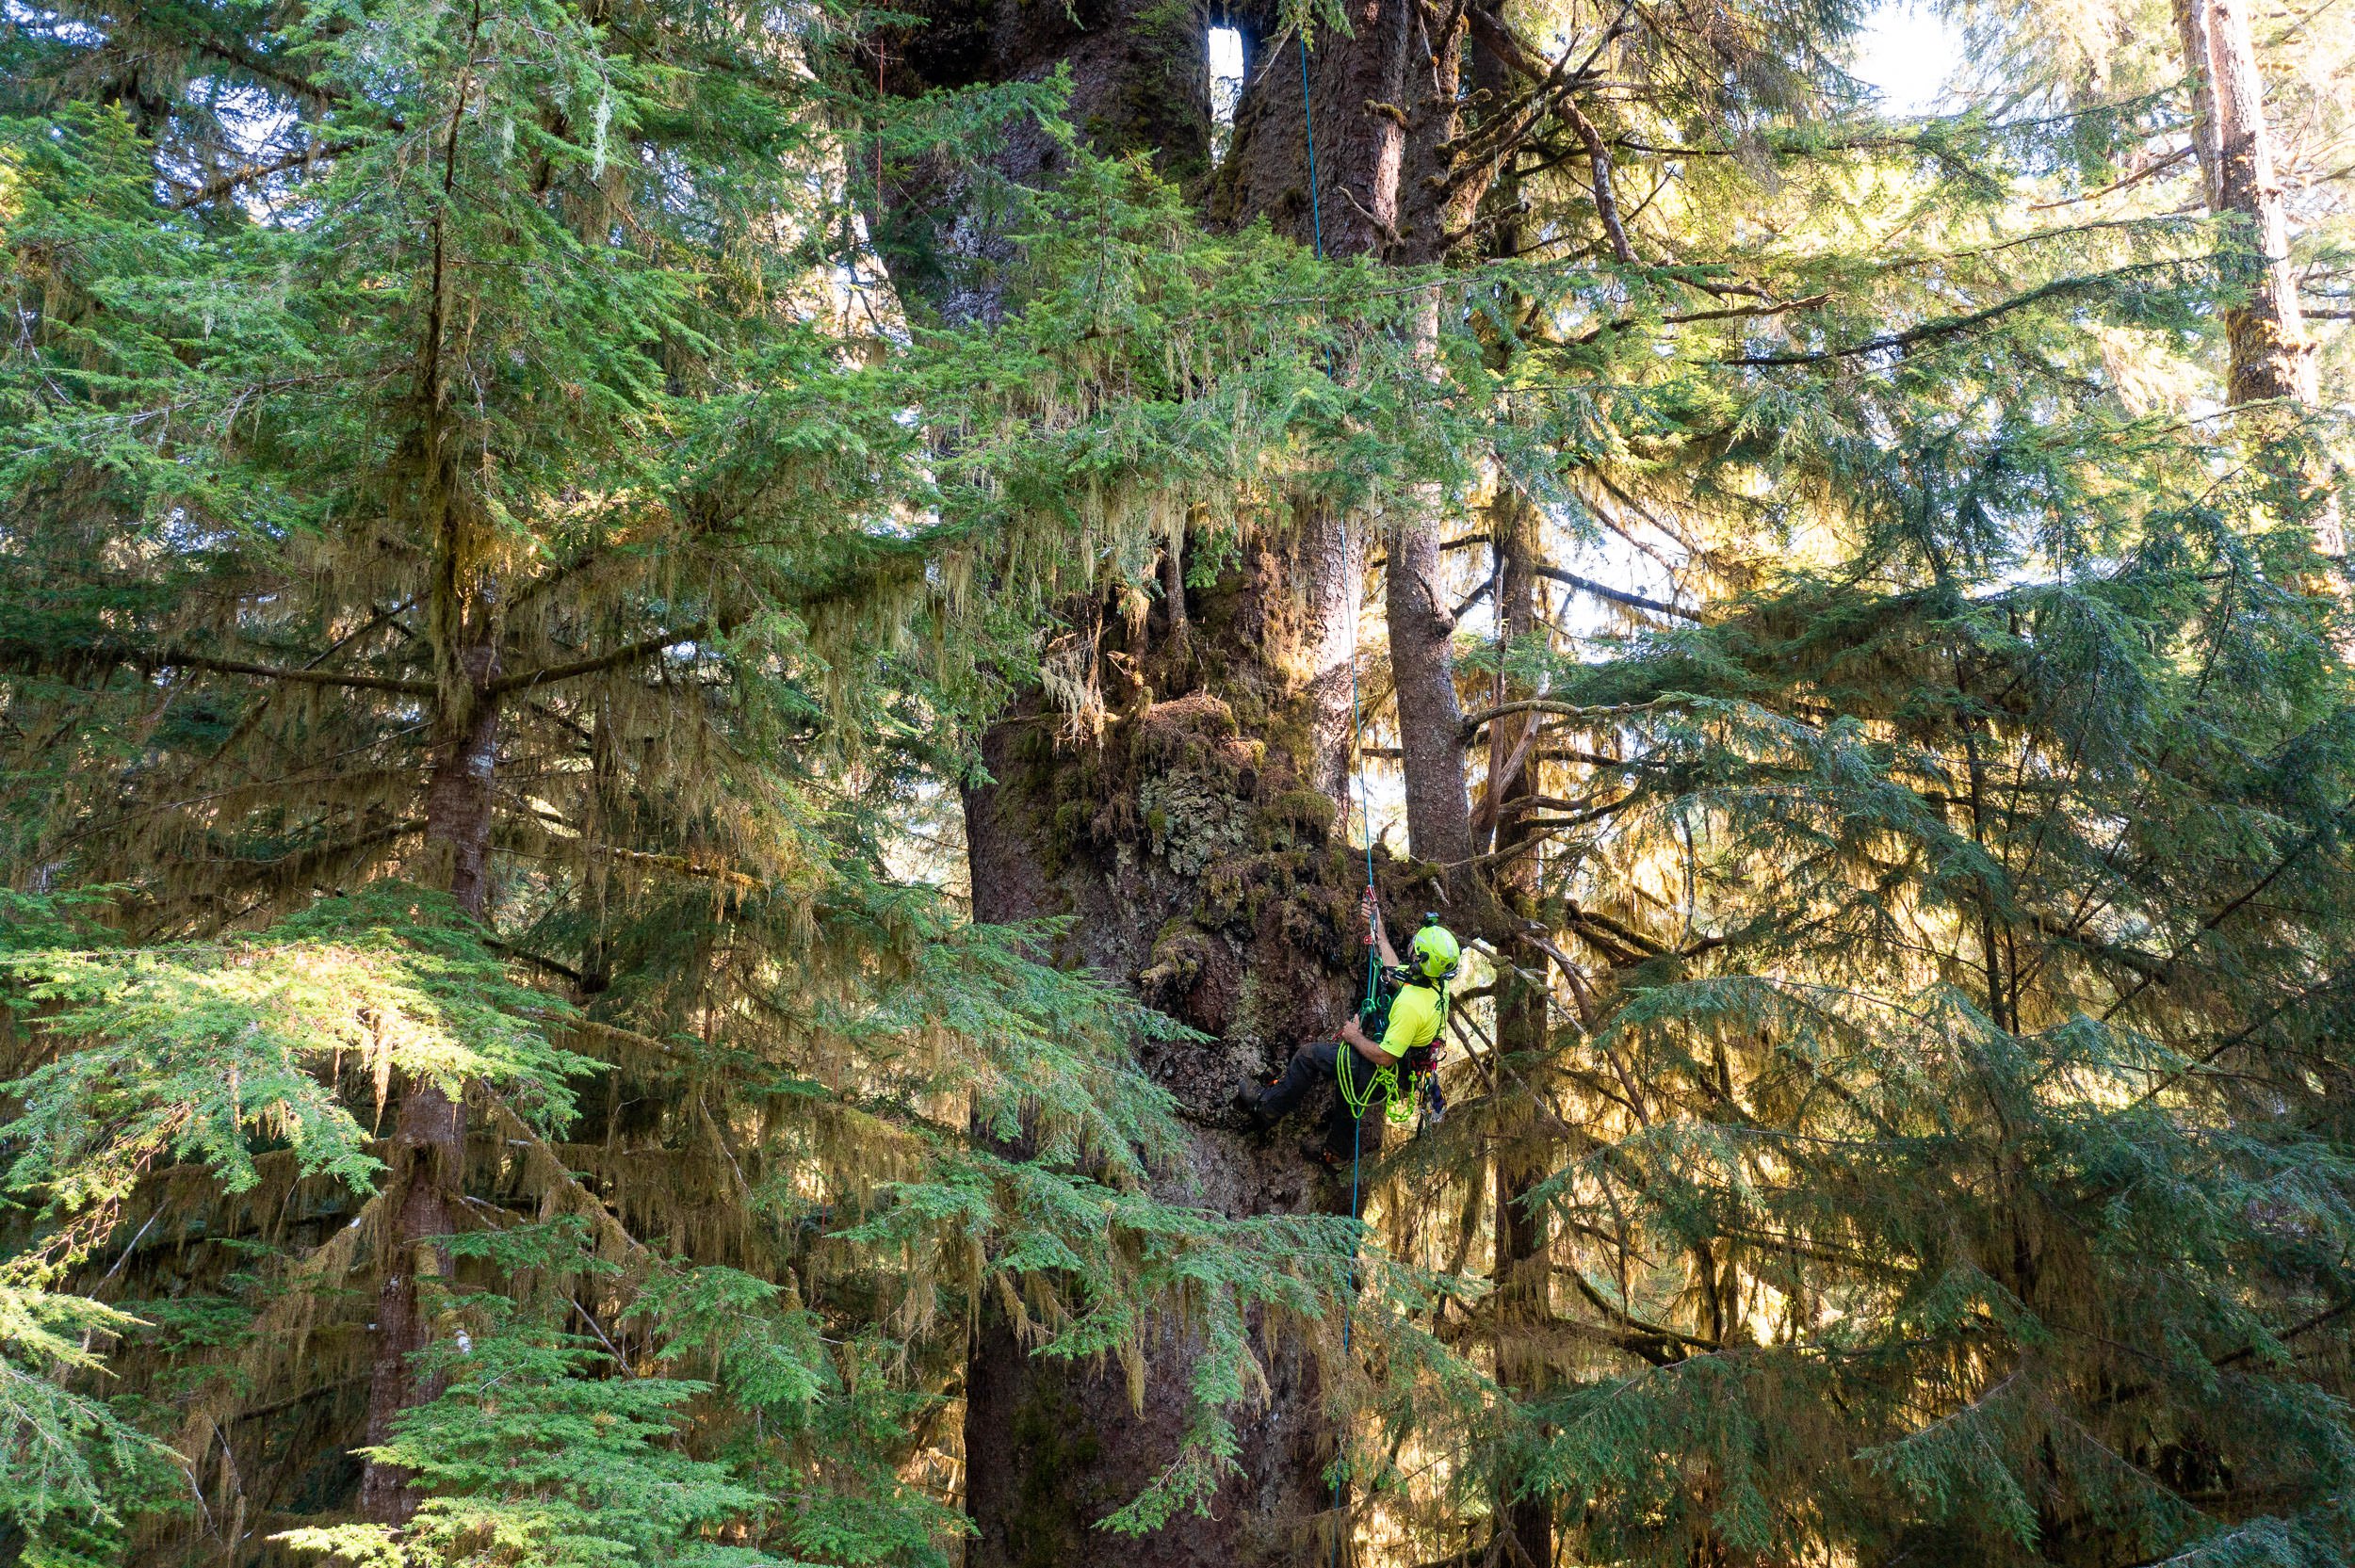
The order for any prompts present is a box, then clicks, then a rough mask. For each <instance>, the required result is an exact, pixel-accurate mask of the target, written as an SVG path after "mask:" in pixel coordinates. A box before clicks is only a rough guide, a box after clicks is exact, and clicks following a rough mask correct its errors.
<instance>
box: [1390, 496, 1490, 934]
mask: <svg viewBox="0 0 2355 1568" xmlns="http://www.w3.org/2000/svg"><path fill="white" fill-rule="evenodd" d="M1419 499H1424V498H1419ZM1385 607H1386V608H1387V610H1388V612H1389V622H1390V674H1391V678H1392V679H1393V681H1394V682H1395V683H1396V686H1397V690H1398V739H1399V752H1400V763H1401V767H1402V768H1403V770H1404V771H1405V775H1406V842H1407V845H1408V847H1409V849H1411V850H1412V852H1413V854H1414V856H1415V858H1416V859H1417V860H1420V861H1436V862H1437V863H1438V864H1439V865H1442V866H1444V867H1445V868H1446V870H1445V872H1444V885H1446V887H1447V888H1448V891H1449V893H1450V895H1451V896H1454V895H1459V894H1461V893H1463V892H1465V891H1466V890H1468V889H1469V888H1470V886H1471V884H1472V877H1471V856H1472V838H1471V801H1470V797H1469V795H1468V794H1467V793H1466V786H1465V778H1464V767H1465V754H1464V738H1463V734H1462V731H1463V723H1464V710H1463V706H1462V704H1461V703H1458V702H1457V701H1456V696H1455V661H1454V636H1455V617H1454V614H1453V613H1452V611H1451V606H1450V605H1449V603H1448V593H1447V589H1446V587H1445V585H1444V583H1443V582H1442V580H1441V577H1440V574H1439V516H1438V512H1437V507H1436V504H1434V503H1432V502H1431V501H1429V500H1428V499H1424V504H1422V505H1419V506H1417V507H1416V508H1415V509H1414V511H1413V512H1412V514H1410V515H1409V516H1408V517H1407V518H1405V520H1404V521H1403V522H1402V524H1401V525H1400V526H1399V528H1398V531H1397V532H1396V533H1395V534H1393V535H1392V536H1391V538H1390V564H1389V572H1388V574H1386V593H1385Z"/></svg>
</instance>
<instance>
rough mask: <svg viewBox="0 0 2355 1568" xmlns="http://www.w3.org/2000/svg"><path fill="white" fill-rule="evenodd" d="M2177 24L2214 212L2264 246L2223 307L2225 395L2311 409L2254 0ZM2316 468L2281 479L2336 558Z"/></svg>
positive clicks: (2202, 0) (2333, 518)
mask: <svg viewBox="0 0 2355 1568" xmlns="http://www.w3.org/2000/svg"><path fill="white" fill-rule="evenodd" d="M2175 25H2176V31H2177V34H2178V36H2179V38H2180V40H2181V42H2182V45H2183V52H2184V70H2185V71H2186V72H2187V73H2189V74H2190V76H2191V78H2192V112H2193V126H2192V144H2193V147H2194V150H2195V151H2196V152H2197V153H2198V154H2199V158H2200V171H2201V182H2202V185H2203V186H2204V187H2205V190H2206V193H2207V201H2208V210H2209V211H2210V212H2212V213H2215V214H2217V216H2219V217H2222V216H2228V215H2229V216H2232V217H2235V218H2240V219H2242V220H2243V221H2244V222H2245V223H2247V224H2248V225H2249V229H2250V231H2251V233H2252V235H2253V237H2254V238H2255V240H2256V245H2257V253H2256V255H2255V256H2253V257H2251V258H2250V259H2249V265H2248V267H2247V268H2246V270H2245V273H2244V276H2243V279H2242V282H2243V283H2244V286H2245V287H2246V289H2247V291H2248V299H2246V300H2245V301H2243V302H2241V303H2239V304H2236V305H2234V306H2233V307H2232V308H2231V309H2230V310H2227V311H2226V312H2225V314H2224V334H2225V341H2226V344H2227V347H2228V350H2229V353H2230V356H2231V360H2230V367H2229V369H2228V372H2227V379H2226V390H2227V394H2228V396H2230V397H2231V398H2232V400H2233V402H2234V403H2235V404H2249V403H2276V404H2279V403H2292V404H2298V405H2302V406H2306V407H2311V406H2313V405H2314V403H2315V402H2316V401H2317V400H2318V398H2319V396H2320V391H2319V386H2318V383H2317V378H2316V367H2315V364H2314V343H2313V341H2312V340H2311V339H2309V338H2308V337H2307V335H2306V321H2305V314H2304V312H2303V311H2302V310H2301V309H2300V308H2299V306H2298V278H2297V274H2295V273H2294V272H2293V271H2291V269H2290V246H2289V220H2288V216H2287V214H2286V212H2285V211H2284V210H2283V207H2282V187H2281V186H2280V183H2279V182H2278V180H2277V178H2276V174H2275V170H2274V165H2273V137H2272V134H2271V131H2270V130H2269V129H2268V127H2267V126H2266V114H2265V81H2264V78H2263V77H2262V76H2261V75H2260V74H2259V73H2258V70H2257V51H2256V43H2255V40H2253V38H2252V37H2251V35H2250V33H2249V8H2248V4H2247V0H2175ZM2286 423H2287V422H2286V421H2284V420H2282V418H2280V417H2278V416H2268V415H2262V414H2261V415H2259V416H2258V418H2257V419H2256V421H2255V425H2254V428H2253V430H2252V433H2253V434H2254V435H2255V436H2256V437H2257V438H2258V439H2259V440H2267V439H2271V438H2273V437H2275V436H2278V434H2279V433H2280V432H2281V430H2282V428H2283V427H2284V425H2285V424H2286ZM2316 466H2317V465H2314V464H2312V463H2307V462H2301V463H2299V464H2297V465H2296V468H2297V472H2295V473H2291V474H2285V475H2284V476H2282V477H2283V478H2284V480H2285V481H2286V482H2287V483H2288V484H2289V485H2290V486H2291V487H2292V488H2293V489H2294V490H2296V491H2299V492H2305V493H2304V494H2299V495H2295V496H2292V497H2290V498H2289V499H2290V504H2291V505H2293V506H2295V507H2297V508H2298V509H2303V510H2306V511H2308V512H2309V513H2310V514H2311V525H2312V526H2313V529H2314V548H2315V549H2316V550H2317V551H2318V552H2319V553H2321V554H2322V555H2324V556H2326V557H2330V558H2334V559H2335V558H2342V557H2344V556H2345V554H2346V551H2347V545H2346V541H2345V539H2344V537H2343V533H2342V529H2341V525H2340V518H2339V511H2338V508H2337V506H2336V505H2335V504H2334V503H2332V502H2331V501H2330V500H2328V499H2326V498H2323V497H2320V496H2317V495H2315V494H2314V493H2313V492H2314V490H2316V489H2318V488H2319V486H2320V484H2321V483H2322V481H2323V480H2324V478H2325V477H2326V476H2324V475H2323V474H2321V473H2320V472H2310V471H2309V470H2312V469H2314V468H2316Z"/></svg>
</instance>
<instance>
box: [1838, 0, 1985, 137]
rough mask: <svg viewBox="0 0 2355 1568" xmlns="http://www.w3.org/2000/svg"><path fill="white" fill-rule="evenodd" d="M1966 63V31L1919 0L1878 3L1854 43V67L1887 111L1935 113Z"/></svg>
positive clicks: (1895, 0) (1944, 100)
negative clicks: (1964, 60)
mask: <svg viewBox="0 0 2355 1568" xmlns="http://www.w3.org/2000/svg"><path fill="white" fill-rule="evenodd" d="M1961 63H1962V35H1961V33H1960V32H1959V31H1958V30H1957V28H1955V27H1954V25H1953V24H1950V23H1949V22H1948V21H1947V20H1946V18H1945V17H1943V16H1942V15H1941V14H1940V13H1939V12H1938V10H1937V9H1936V8H1933V7H1930V6H1926V5H1922V4H1919V3H1917V0H1887V3H1885V4H1883V5H1880V6H1877V7H1876V8H1874V9H1873V11H1872V13H1871V14H1870V15H1869V16H1868V17H1867V18H1866V19H1865V23H1864V26H1863V27H1862V29H1860V31H1859V32H1858V34H1857V35H1856V37H1855V39H1854V40H1851V43H1850V65H1849V70H1850V71H1851V72H1852V73H1854V74H1855V76H1856V78H1857V79H1858V80H1859V81H1860V82H1862V83H1863V84H1864V85H1865V86H1867V87H1869V88H1871V89H1873V91H1874V92H1875V93H1876V95H1877V98H1878V104H1879V107H1880V109H1881V112H1883V113H1884V114H1892V115H1923V114H1936V113H1938V112H1939V111H1940V110H1941V109H1942V108H1944V107H1945V106H1946V99H1947V88H1948V82H1949V78H1951V77H1952V76H1953V74H1954V72H1955V68H1956V67H1957V66H1958V65H1960V64H1961Z"/></svg>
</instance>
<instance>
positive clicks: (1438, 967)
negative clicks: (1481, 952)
mask: <svg viewBox="0 0 2355 1568" xmlns="http://www.w3.org/2000/svg"><path fill="white" fill-rule="evenodd" d="M1406 956H1407V957H1408V958H1409V959H1410V960H1412V961H1413V962H1414V965H1415V967H1416V968H1418V969H1420V970H1421V971H1422V972H1423V974H1424V975H1425V976H1427V977H1429V978H1432V979H1435V980H1452V979H1454V978H1455V966H1456V965H1457V964H1459V963H1461V962H1463V959H1464V946H1463V944H1462V943H1460V942H1457V941H1456V940H1455V933H1454V931H1451V930H1449V929H1447V928H1446V927H1445V926H1442V925H1440V924H1439V917H1438V916H1437V915H1436V914H1428V915H1425V916H1423V928H1422V929H1421V930H1419V931H1417V932H1416V933H1415V940H1414V941H1412V942H1410V943H1408V944H1407V945H1406Z"/></svg>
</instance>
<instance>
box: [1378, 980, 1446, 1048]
mask: <svg viewBox="0 0 2355 1568" xmlns="http://www.w3.org/2000/svg"><path fill="white" fill-rule="evenodd" d="M1446 1016H1447V1000H1446V998H1445V996H1444V995H1443V994H1441V993H1440V992H1439V991H1438V990H1437V988H1435V987H1432V986H1427V985H1405V986H1401V987H1399V991H1398V997H1397V999H1396V1000H1394V1001H1393V1002H1391V1003H1390V1026H1389V1028H1387V1029H1385V1030H1383V1031H1382V1054H1383V1055H1385V1056H1387V1057H1389V1059H1391V1060H1392V1061H1396V1060H1397V1059H1399V1058H1401V1057H1403V1056H1405V1054H1406V1053H1407V1052H1409V1051H1411V1050H1413V1049H1414V1048H1415V1047H1416V1046H1418V1045H1428V1044H1430V1043H1432V1042H1433V1041H1435V1040H1437V1039H1438V1038H1439V1021H1440V1020H1441V1019H1442V1018H1444V1017H1446Z"/></svg>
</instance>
